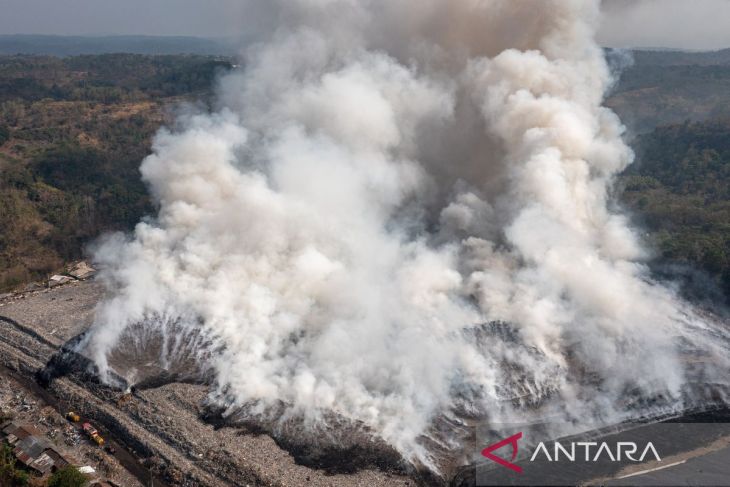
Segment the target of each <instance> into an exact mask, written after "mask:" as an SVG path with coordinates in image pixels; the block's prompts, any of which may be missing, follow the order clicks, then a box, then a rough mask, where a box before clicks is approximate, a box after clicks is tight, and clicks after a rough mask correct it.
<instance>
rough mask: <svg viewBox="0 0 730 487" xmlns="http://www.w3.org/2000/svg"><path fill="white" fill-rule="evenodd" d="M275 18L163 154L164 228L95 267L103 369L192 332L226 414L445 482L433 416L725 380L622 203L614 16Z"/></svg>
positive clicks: (142, 227) (438, 8)
mask: <svg viewBox="0 0 730 487" xmlns="http://www.w3.org/2000/svg"><path fill="white" fill-rule="evenodd" d="M265 3H266V4H268V5H269V8H270V9H271V18H274V19H276V25H275V26H272V28H271V29H270V30H269V31H268V34H267V35H265V36H263V37H262V38H261V39H260V42H259V43H257V44H256V45H254V46H253V47H250V48H249V49H248V50H247V51H246V53H245V62H246V65H245V66H246V67H245V69H242V70H240V71H238V72H234V73H232V74H229V75H227V76H225V77H224V78H223V79H222V80H221V82H220V87H219V106H220V107H219V109H218V110H217V111H216V112H215V113H202V114H192V115H190V114H189V115H185V116H183V117H181V118H180V120H179V121H178V126H177V127H174V128H171V129H167V130H163V131H161V132H160V133H159V134H158V136H157V137H156V139H155V142H154V151H153V154H152V155H151V156H149V157H148V158H147V159H146V160H145V161H144V163H143V165H142V174H143V177H144V179H145V181H146V182H147V183H148V184H149V186H150V188H151V191H152V194H153V195H154V197H155V199H156V200H157V201H158V202H159V204H160V211H159V215H158V217H157V218H156V219H155V220H154V221H148V222H143V223H140V224H139V225H138V226H137V229H136V231H135V234H134V237H133V238H132V239H127V240H125V239H119V238H116V239H111V240H108V241H107V242H106V243H105V244H104V245H103V246H102V247H101V249H100V250H99V252H98V253H97V258H98V259H99V260H101V261H102V262H103V263H104V264H106V265H107V268H108V269H107V272H106V277H107V279H108V280H109V282H110V285H111V286H112V287H113V290H114V294H113V296H112V297H111V298H110V299H108V300H107V301H106V302H104V303H103V304H102V305H101V307H100V308H99V312H98V317H97V322H96V324H95V326H94V328H93V330H92V333H91V334H90V335H89V338H88V340H87V342H86V344H85V345H86V347H87V350H88V351H89V353H91V354H93V357H94V359H95V360H96V362H97V363H98V364H99V365H100V367H101V368H102V370H105V369H106V367H107V366H108V357H109V356H110V354H111V353H112V352H113V350H114V349H115V347H116V346H118V342H119V339H120V337H122V336H123V335H125V333H126V332H125V330H129V329H131V328H130V327H134V326H138V325H139V323H146V325H145V326H147V327H155V326H158V327H164V326H166V325H165V323H170V322H174V323H175V324H176V325H175V326H176V327H181V328H182V329H187V330H188V331H189V332H191V333H195V334H197V336H204V337H205V340H204V341H205V342H206V343H209V344H211V345H210V346H209V347H208V349H207V350H206V355H205V356H204V358H202V357H203V356H202V355H201V360H205V361H206V365H207V367H208V368H209V370H211V371H212V372H213V376H214V377H215V384H216V386H215V387H216V390H214V391H213V392H212V394H213V396H214V397H216V398H219V399H220V400H221V401H225V403H226V405H228V406H231V408H234V407H237V406H243V405H252V404H255V405H256V407H257V409H254V412H264V411H265V410H266V409H267V408H268V407H272V406H277V407H278V406H279V405H281V404H283V405H285V410H286V412H287V413H289V414H296V415H302V416H303V417H305V418H307V419H308V420H311V421H317V419H318V418H320V417H321V416H322V415H323V413H325V412H334V413H336V414H339V415H341V416H344V417H346V418H349V419H352V420H356V421H361V422H363V423H364V424H365V425H367V426H368V427H369V428H371V429H372V430H373V431H374V432H376V433H377V434H379V435H381V436H382V437H383V438H385V439H386V440H387V441H388V442H390V443H391V444H393V445H394V446H396V447H397V448H398V449H399V451H401V452H402V453H403V454H404V455H405V456H406V457H408V458H410V459H412V460H414V461H420V462H423V463H428V462H429V460H430V457H429V452H428V449H427V448H425V447H424V446H423V445H424V443H423V441H422V440H423V438H424V437H427V436H429V434H430V433H429V431H430V428H431V427H432V425H433V424H434V421H437V420H438V418H441V417H459V416H460V415H461V416H465V415H470V416H471V415H476V416H477V417H482V418H490V419H492V420H504V419H508V418H512V419H514V418H515V417H519V416H520V415H525V414H528V413H527V412H526V410H520V409H519V408H520V405H525V404H528V403H531V404H533V405H536V404H542V407H544V408H549V414H552V415H555V414H560V415H561V416H562V417H564V418H567V419H580V420H586V419H587V418H595V419H597V420H599V421H600V420H606V421H607V420H612V419H616V418H622V417H624V416H626V415H628V414H636V409H635V408H639V407H640V406H638V405H637V404H641V403H640V399H644V400H645V401H646V402H645V403H644V404H648V403H649V402H650V401H651V403H652V404H663V405H665V406H668V407H681V405H682V404H683V403H684V401H685V398H683V396H682V392H683V390H685V388H686V383H687V381H688V368H687V366H686V365H685V358H684V357H683V355H682V353H680V347H683V349H684V350H693V349H700V350H702V351H703V353H705V362H706V363H717V364H721V363H724V362H723V361H724V360H725V358H724V357H723V356H721V354H720V352H719V351H720V349H721V348H720V347H719V346H712V345H710V342H711V340H709V339H708V338H705V337H706V336H710V335H711V334H712V333H720V331H718V330H712V329H711V326H710V325H709V324H706V323H704V322H703V321H702V320H701V319H699V318H698V317H696V316H695V315H694V314H693V313H692V312H691V311H689V310H688V309H686V307H685V306H683V305H681V304H680V303H679V301H678V300H677V299H676V297H675V295H674V294H673V293H672V292H671V291H670V290H668V289H667V288H664V287H662V286H660V285H658V284H656V283H653V282H652V281H651V280H650V279H648V277H647V270H646V268H645V266H644V265H643V264H642V263H641V260H642V250H641V246H640V244H639V242H638V241H637V237H636V235H635V233H634V232H633V231H632V230H631V229H630V228H629V227H628V224H627V220H626V218H624V217H623V216H621V215H620V214H617V213H615V212H613V211H611V210H610V209H609V206H610V205H609V190H610V187H611V182H612V178H613V177H614V176H615V175H616V174H617V173H619V172H620V171H621V170H623V169H624V168H625V167H626V166H627V164H629V163H630V162H631V159H632V154H631V151H630V150H629V149H628V148H627V147H626V145H625V144H624V143H623V142H622V140H621V134H622V127H621V124H620V122H619V120H618V119H617V117H616V116H615V115H614V114H613V113H612V112H611V111H610V110H608V109H606V108H603V107H602V106H601V102H602V98H603V95H604V91H605V89H606V87H607V86H609V84H610V82H611V80H610V75H609V72H608V68H607V66H606V64H605V61H604V56H603V52H602V50H601V49H600V48H599V46H597V45H596V43H595V42H594V39H593V36H594V31H595V26H596V23H597V20H598V16H599V3H600V2H599V1H598V0H554V1H552V0H542V1H531V0H458V1H446V0H289V1H284V0H280V1H273V2H272V1H267V2H265ZM261 30H262V31H264V30H265V29H261ZM163 317H164V318H163ZM719 341H720V340H719V339H715V342H719ZM173 349H174V347H173ZM166 350H168V351H169V349H168V348H166ZM718 370H724V369H718ZM704 373H705V376H706V377H707V374H710V373H711V371H710V370H709V369H708V370H705V371H704ZM707 380H708V381H711V380H719V378H716V379H712V378H708V379H707ZM548 398H552V400H548ZM535 407H536V406H535ZM632 408H633V409H632ZM630 409H631V410H632V411H633V412H631V413H630V412H629V410H630ZM545 414H547V413H545Z"/></svg>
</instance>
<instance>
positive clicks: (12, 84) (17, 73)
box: [0, 54, 231, 292]
mask: <svg viewBox="0 0 730 487" xmlns="http://www.w3.org/2000/svg"><path fill="white" fill-rule="evenodd" d="M230 67H231V64H230V62H229V61H228V60H226V59H223V58H212V57H206V56H158V57H149V56H138V55H128V54H119V55H103V56H80V57H72V58H65V59H59V58H53V57H29V56H12V57H0V229H2V231H0V292H1V291H3V290H9V289H12V288H15V287H17V286H19V285H23V284H25V283H27V282H29V281H31V280H35V279H40V278H44V277H46V276H47V275H48V274H49V273H51V272H55V271H57V270H58V269H59V268H61V267H62V266H63V265H64V264H65V263H66V262H68V261H70V260H73V259H77V258H79V257H81V256H82V255H83V251H84V246H85V245H86V244H87V243H88V242H89V241H91V240H92V239H93V238H94V237H96V236H98V235H99V234H101V233H102V232H104V231H108V230H129V229H131V228H132V227H133V225H134V224H135V223H136V222H137V221H139V219H140V218H141V217H142V216H143V215H145V214H147V213H149V212H150V211H151V210H152V208H151V207H150V203H149V198H148V196H147V192H146V188H145V187H144V185H143V183H142V182H141V180H140V175H139V169H138V168H139V164H140V162H141V161H142V159H143V158H144V157H145V156H146V155H147V153H148V151H149V145H150V138H151V136H152V135H153V134H154V133H155V131H156V130H157V129H158V128H159V126H160V125H161V124H162V122H163V120H164V119H165V118H166V117H167V116H168V113H169V109H170V107H172V106H174V105H175V104H176V103H178V102H180V101H183V100H185V99H187V98H189V99H200V98H202V99H205V97H206V95H207V92H208V90H209V89H210V87H211V86H212V83H213V80H214V77H215V76H216V74H217V73H218V72H219V71H220V70H225V69H230Z"/></svg>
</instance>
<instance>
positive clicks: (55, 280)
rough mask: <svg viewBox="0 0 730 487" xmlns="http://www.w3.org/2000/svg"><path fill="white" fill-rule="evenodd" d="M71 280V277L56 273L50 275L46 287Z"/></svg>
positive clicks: (52, 286)
mask: <svg viewBox="0 0 730 487" xmlns="http://www.w3.org/2000/svg"><path fill="white" fill-rule="evenodd" d="M71 281H73V279H72V278H70V277H68V276H60V275H58V274H56V275H55V276H51V278H50V279H49V280H48V287H50V288H54V287H56V286H60V285H62V284H66V283H69V282H71Z"/></svg>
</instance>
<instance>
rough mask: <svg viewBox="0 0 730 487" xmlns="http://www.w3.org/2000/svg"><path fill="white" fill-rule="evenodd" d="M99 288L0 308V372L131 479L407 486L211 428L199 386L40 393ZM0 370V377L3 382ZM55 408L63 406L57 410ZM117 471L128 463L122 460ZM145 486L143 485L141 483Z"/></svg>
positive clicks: (64, 387)
mask: <svg viewBox="0 0 730 487" xmlns="http://www.w3.org/2000/svg"><path fill="white" fill-rule="evenodd" d="M102 296H103V290H102V288H101V286H100V285H99V284H98V283H95V282H94V281H85V282H74V283H71V284H68V285H65V286H60V287H58V288H55V289H52V290H44V291H38V292H34V293H29V294H26V295H24V296H22V297H20V296H14V297H10V298H5V299H3V300H2V301H0V316H2V319H0V365H2V366H3V367H6V368H7V369H9V370H10V371H11V373H12V374H13V375H15V376H16V377H17V378H18V379H19V380H23V381H24V382H26V383H27V385H28V386H29V387H31V388H33V387H35V388H36V394H41V393H44V394H45V393H46V392H47V394H49V399H50V400H52V401H53V402H55V405H56V407H58V408H59V409H61V408H62V407H63V408H66V407H68V408H72V409H74V410H75V411H77V412H79V413H80V414H82V415H83V416H84V417H87V418H90V419H91V420H93V421H94V422H95V423H96V424H97V425H98V426H100V429H101V432H102V433H103V434H105V435H106V436H108V437H109V438H110V439H111V440H112V441H115V442H117V443H118V444H119V445H120V446H122V447H124V449H126V450H127V451H128V452H131V453H132V454H133V455H134V459H132V460H130V459H131V457H130V458H128V459H127V460H130V461H133V462H134V463H133V464H129V463H128V462H127V463H128V464H127V465H125V467H127V468H128V469H130V470H131V471H133V473H136V474H137V476H138V477H140V478H141V477H144V476H145V475H147V476H149V473H148V472H147V471H146V469H149V470H150V471H152V472H153V473H154V474H155V475H156V476H157V477H158V478H159V479H160V480H162V482H159V481H158V482H157V483H156V485H160V484H162V483H167V484H168V485H170V486H178V485H180V486H233V485H235V486H247V485H248V486H251V487H253V486H281V487H301V486H318V487H319V486H323V487H324V486H326V487H340V486H343V487H350V486H352V487H355V486H357V487H378V486H388V487H390V486H394V487H395V486H407V485H411V486H413V485H415V484H416V482H415V481H414V480H413V479H411V478H408V477H405V476H401V475H397V474H390V473H386V472H382V471H378V470H361V471H358V472H355V473H352V474H338V475H330V474H328V473H327V472H325V471H323V470H318V469H313V468H309V467H306V466H303V465H298V464H297V463H296V462H295V460H294V458H293V457H292V456H291V455H290V454H289V453H287V452H286V451H284V450H283V449H281V448H279V446H277V444H276V443H275V442H274V440H273V439H271V438H270V437H269V436H267V435H263V434H256V433H252V432H248V431H246V430H244V429H241V428H231V427H223V428H220V429H215V428H214V427H213V426H212V425H210V424H207V423H205V422H203V421H202V420H201V419H200V416H201V414H202V413H203V409H202V406H201V403H202V401H203V400H204V399H205V397H206V392H207V390H206V387H205V386H202V385H192V384H178V383H175V384H167V385H164V386H161V387H158V388H154V389H147V390H144V391H136V392H135V393H134V394H133V395H125V394H123V392H122V391H115V390H111V389H109V388H107V387H104V386H101V385H99V384H98V383H96V382H94V381H88V380H86V378H84V377H82V376H80V375H69V376H67V377H63V378H59V379H56V380H55V381H53V383H52V385H51V386H50V387H49V388H48V390H47V391H45V392H43V391H39V390H37V386H36V385H35V382H34V377H35V373H36V371H38V370H39V369H41V368H43V367H44V366H45V365H46V363H47V362H48V360H49V359H50V358H51V357H52V356H53V354H54V353H56V352H57V351H58V350H59V348H60V347H61V346H62V345H63V344H64V343H65V342H66V341H68V340H69V339H71V338H73V337H74V336H76V335H78V334H80V333H82V332H83V331H84V330H85V329H86V328H87V327H88V326H89V325H90V324H91V322H92V319H93V310H94V307H95V305H96V303H97V302H98V301H99V300H100V299H101V298H102ZM2 373H3V372H2V370H0V374H2ZM61 405H62V406H61ZM122 463H123V464H124V463H125V462H122ZM145 483H146V481H145Z"/></svg>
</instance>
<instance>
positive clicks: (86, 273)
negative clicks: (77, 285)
mask: <svg viewBox="0 0 730 487" xmlns="http://www.w3.org/2000/svg"><path fill="white" fill-rule="evenodd" d="M94 274H96V269H94V268H93V267H91V266H90V265H89V264H87V263H86V262H84V261H81V262H77V263H76V264H74V265H73V266H72V267H71V269H70V270H69V271H68V275H69V276H72V277H75V278H76V279H78V280H80V281H83V280H86V279H89V278H91V277H93V276H94Z"/></svg>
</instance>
